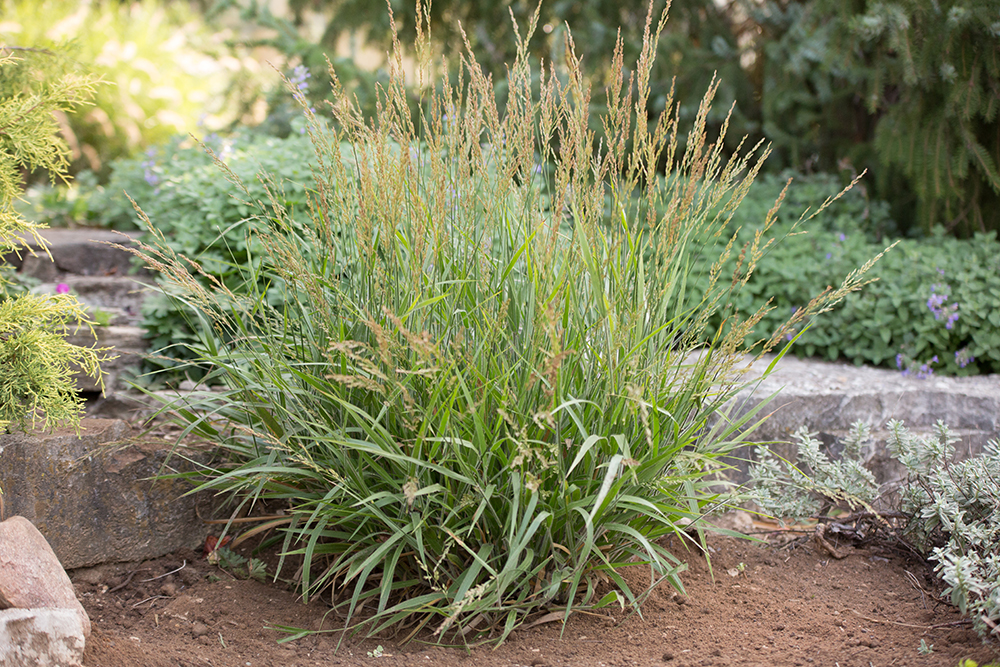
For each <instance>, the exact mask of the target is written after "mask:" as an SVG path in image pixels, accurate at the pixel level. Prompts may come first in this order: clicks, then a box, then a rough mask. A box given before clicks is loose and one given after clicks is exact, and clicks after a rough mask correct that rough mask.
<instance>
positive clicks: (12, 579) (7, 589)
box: [0, 516, 90, 636]
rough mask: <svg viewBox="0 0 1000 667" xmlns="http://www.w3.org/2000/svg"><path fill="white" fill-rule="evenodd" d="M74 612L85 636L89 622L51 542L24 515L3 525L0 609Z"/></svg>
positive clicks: (1, 533)
mask: <svg viewBox="0 0 1000 667" xmlns="http://www.w3.org/2000/svg"><path fill="white" fill-rule="evenodd" d="M36 607H45V608H59V609H71V610H73V611H75V612H76V613H77V614H79V615H80V618H81V623H82V627H83V634H84V635H85V636H89V635H90V619H89V618H88V617H87V612H86V611H84V609H83V605H81V604H80V601H79V600H77V599H76V591H75V590H74V589H73V584H72V582H70V580H69V577H68V576H67V575H66V571H65V570H64V569H63V567H62V565H60V563H59V559H58V558H56V555H55V553H53V551H52V548H51V547H50V546H49V543H48V542H46V541H45V538H44V537H43V536H42V534H41V533H40V532H38V529H37V528H35V527H34V526H33V525H32V524H31V522H30V521H28V520H27V519H25V518H24V517H22V516H12V517H11V518H9V519H7V520H6V521H4V522H2V523H0V609H32V608H36Z"/></svg>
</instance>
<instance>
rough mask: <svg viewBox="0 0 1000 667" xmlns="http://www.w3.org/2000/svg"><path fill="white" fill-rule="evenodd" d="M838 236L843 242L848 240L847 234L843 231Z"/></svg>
mask: <svg viewBox="0 0 1000 667" xmlns="http://www.w3.org/2000/svg"><path fill="white" fill-rule="evenodd" d="M838 238H839V239H840V242H841V243H843V242H844V241H846V240H847V236H846V235H844V233H843V232H841V234H840V236H839V237H838Z"/></svg>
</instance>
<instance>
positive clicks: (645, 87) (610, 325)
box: [145, 6, 862, 643]
mask: <svg viewBox="0 0 1000 667" xmlns="http://www.w3.org/2000/svg"><path fill="white" fill-rule="evenodd" d="M418 7H419V6H418ZM420 9H421V12H422V13H421V17H422V19H423V20H425V19H426V9H425V8H423V7H420ZM653 18H655V17H654V16H653V14H652V11H650V16H649V19H648V20H647V31H646V39H645V42H644V47H643V50H642V55H641V58H640V60H639V62H638V65H637V67H636V68H635V71H634V72H635V73H634V74H633V75H632V76H626V74H625V68H624V67H623V62H622V45H621V43H620V42H619V45H618V49H617V50H616V51H615V54H614V57H613V66H612V72H613V76H612V78H611V85H610V86H609V88H608V112H607V114H606V115H605V116H604V117H603V118H601V119H600V122H602V123H603V124H604V127H605V136H606V137H607V138H608V139H607V143H606V144H604V145H597V144H596V142H594V141H593V134H592V132H591V131H590V130H589V129H588V128H589V127H590V121H591V120H593V119H591V118H590V117H589V111H588V110H589V108H590V105H589V100H590V96H591V90H590V88H589V86H588V83H587V82H586V80H585V79H584V78H583V77H582V76H581V73H580V67H579V62H578V60H577V59H576V57H575V56H574V48H573V43H572V41H571V40H569V41H568V43H567V53H568V56H567V62H566V63H565V66H564V67H557V66H556V65H555V64H551V65H548V66H544V67H542V68H541V69H539V70H533V69H532V67H531V64H530V62H529V60H528V57H527V56H526V49H525V44H526V42H527V40H528V39H530V38H531V35H532V33H533V31H534V29H535V22H534V21H533V22H532V23H531V25H530V26H528V29H527V31H526V35H525V36H524V38H523V39H522V40H521V41H519V53H520V56H519V57H518V59H517V61H516V62H515V63H514V64H513V65H512V66H511V67H510V70H509V72H510V75H509V92H508V95H507V98H506V104H505V106H504V107H499V106H498V105H497V102H496V96H495V94H494V88H493V84H492V82H491V81H490V80H489V79H488V78H487V77H485V76H484V75H483V73H482V71H481V70H480V68H479V66H478V65H477V64H476V62H475V60H474V59H473V58H472V57H471V56H466V57H465V58H464V59H463V60H462V61H461V63H460V65H459V67H458V69H457V75H456V77H455V79H454V80H453V83H449V82H448V81H442V80H440V79H435V78H434V75H433V71H434V69H433V66H432V65H433V64H432V62H431V47H430V41H429V35H428V34H427V28H426V24H423V23H421V24H420V25H419V28H420V29H421V30H420V34H419V37H418V39H417V43H416V54H417V56H418V62H419V63H420V67H419V68H418V70H417V76H418V84H419V85H420V86H422V88H421V89H422V90H423V91H424V92H423V95H424V98H423V99H422V100H420V102H421V104H420V109H422V111H421V112H420V113H419V114H417V117H416V119H415V118H414V115H413V114H412V111H411V109H412V107H411V106H410V103H409V101H408V99H407V97H406V90H407V89H406V87H405V85H404V76H403V65H402V55H401V51H400V49H399V45H398V44H397V45H396V48H395V49H394V52H393V55H392V57H391V60H390V70H391V72H390V74H391V83H390V85H389V86H388V87H386V88H385V89H381V90H379V91H378V93H379V99H380V103H379V110H378V113H377V115H376V116H375V117H374V118H371V119H367V118H364V117H363V116H362V114H361V113H360V111H359V110H358V108H357V106H356V105H355V103H354V100H352V99H351V98H350V97H349V96H347V95H345V94H342V93H341V94H338V96H337V97H336V99H335V101H334V102H333V104H332V110H333V113H334V116H335V123H334V125H333V126H332V127H328V126H326V124H325V123H323V122H322V121H321V120H319V119H318V118H317V117H316V116H315V115H314V114H313V113H312V112H311V111H310V110H309V108H308V105H307V104H305V100H304V99H303V100H301V101H302V102H303V103H304V104H303V107H304V113H305V115H306V117H307V119H308V132H309V135H310V137H311V139H312V142H313V145H314V146H315V157H314V160H315V164H316V165H317V166H316V168H315V183H316V187H315V191H314V192H313V193H312V194H311V198H310V203H311V218H310V220H309V221H308V223H302V222H301V221H300V218H298V217H297V218H296V219H295V220H294V221H293V220H291V219H290V218H289V217H288V214H287V211H286V209H285V208H284V207H283V206H282V204H281V194H280V190H281V184H280V183H273V182H269V181H268V179H267V177H266V176H263V177H262V178H263V181H264V182H265V183H268V191H269V192H270V196H269V199H268V200H267V201H250V202H249V203H250V204H251V205H252V206H254V207H255V214H254V216H253V219H252V221H251V223H252V224H250V225H249V228H250V229H252V230H253V231H252V232H251V233H252V234H254V235H255V236H256V237H257V239H258V240H259V241H260V247H262V248H264V249H265V250H264V252H265V254H266V255H265V256H263V257H254V258H253V261H252V262H251V261H248V263H247V265H246V266H245V267H243V270H244V272H245V274H246V283H245V285H246V289H245V290H244V291H239V290H232V289H229V288H227V287H226V286H224V285H222V284H221V283H215V286H214V288H211V289H209V288H205V287H203V285H202V283H201V282H199V281H198V280H195V279H194V277H193V276H192V272H195V273H196V272H197V270H198V267H197V264H196V263H194V262H191V261H188V260H186V259H184V258H182V257H178V256H176V255H175V254H173V253H171V252H170V251H169V250H168V249H167V248H166V246H165V244H164V245H163V246H162V247H161V248H156V247H151V246H146V247H145V253H146V258H147V260H148V261H149V263H150V264H151V265H152V266H154V267H156V268H157V269H159V270H161V271H162V272H164V274H165V275H167V276H169V278H170V279H171V281H172V282H173V287H172V289H173V290H174V292H175V293H178V294H181V295H182V297H181V298H183V299H184V300H185V301H186V302H187V303H189V304H190V305H192V306H194V307H195V308H196V309H197V310H198V312H199V313H200V316H201V317H202V318H203V320H204V323H205V327H204V330H203V332H202V343H201V344H200V345H199V346H198V347H197V350H196V352H197V354H198V357H199V358H198V359H197V362H196V363H198V364H200V365H202V366H206V367H209V368H210V369H211V372H210V374H209V376H208V377H207V379H206V381H207V382H208V383H209V384H212V383H215V384H216V385H219V386H218V387H217V390H216V391H212V392H204V393H202V394H200V395H198V396H196V397H193V398H189V399H187V400H186V402H185V403H183V404H181V405H176V404H175V405H174V406H172V407H173V408H177V410H176V413H177V414H178V415H180V416H181V417H182V418H183V419H184V420H186V422H187V428H186V430H185V435H187V434H195V435H198V436H201V437H204V438H207V439H209V440H211V441H212V442H214V443H216V444H217V445H219V446H220V448H221V450H222V451H223V452H224V453H225V454H226V458H225V459H224V460H222V461H219V462H217V463H214V464H212V465H211V466H208V467H204V468H203V469H202V470H201V471H200V472H199V473H197V475H192V477H195V476H197V477H198V479H199V481H200V485H199V487H198V488H200V489H210V490H216V491H218V492H221V493H225V494H229V495H231V496H232V497H233V498H234V499H235V500H236V501H237V503H238V507H242V508H247V507H251V506H253V505H254V504H256V503H259V502H262V501H268V502H270V503H280V504H281V506H282V510H283V512H284V514H283V516H281V517H279V518H273V517H272V519H270V523H269V524H268V525H269V526H270V527H272V528H276V529H278V530H279V531H280V535H281V536H282V539H283V550H284V553H285V554H287V555H288V556H297V557H300V558H301V560H302V563H301V569H300V570H299V571H298V573H297V574H296V577H297V579H298V580H299V582H300V585H301V589H302V593H303V597H304V598H306V599H309V598H312V597H315V596H318V595H324V596H325V597H326V599H327V600H329V601H330V602H331V603H332V604H333V605H334V606H336V607H337V609H338V610H339V612H340V614H341V616H340V618H342V619H344V622H345V625H346V626H347V627H350V628H362V627H363V628H364V629H365V630H366V631H368V632H370V633H375V632H379V631H381V630H383V629H385V628H388V627H390V626H393V627H394V628H395V629H396V630H398V631H400V632H401V633H402V634H401V636H402V637H406V638H409V637H413V636H415V635H416V634H417V633H418V632H420V631H422V630H426V631H432V632H433V634H434V635H435V636H436V637H437V638H438V639H440V640H441V641H462V642H469V643H474V642H477V641H502V640H503V639H504V638H505V637H507V636H508V634H509V633H510V632H511V631H512V630H513V629H514V628H516V627H518V626H519V625H521V624H523V623H525V622H526V621H529V620H537V619H538V618H539V614H540V613H542V612H545V613H548V614H554V616H549V617H548V618H547V619H546V620H552V619H558V620H564V619H566V618H568V617H569V616H570V614H571V612H573V611H574V610H578V609H586V608H595V607H600V606H603V605H608V604H616V605H621V606H622V607H626V606H634V607H635V608H638V605H639V603H640V602H641V601H642V599H643V598H644V595H645V593H646V592H648V591H647V590H636V589H634V588H633V586H632V585H630V584H629V583H628V582H627V581H626V579H625V578H623V577H622V576H621V574H620V573H619V572H618V568H620V567H622V566H625V565H632V564H637V563H639V564H645V565H648V566H649V568H650V572H651V576H650V580H649V582H650V584H651V585H652V584H655V583H657V582H660V581H663V580H666V581H667V582H669V583H670V584H671V585H673V586H675V587H676V588H677V589H678V590H683V588H682V583H681V580H680V578H679V576H678V575H679V574H680V572H681V571H682V570H683V569H684V564H683V563H682V562H681V560H680V559H679V558H678V557H677V555H676V554H674V553H672V552H671V551H669V550H668V548H667V546H666V544H667V543H666V542H665V541H664V540H663V539H662V538H666V537H668V536H676V537H678V538H679V542H677V541H675V542H673V544H674V545H675V547H677V546H678V545H684V544H697V543H698V541H699V540H698V538H697V537H690V536H689V534H688V532H685V530H688V531H690V532H691V533H692V534H695V535H697V532H696V531H695V530H694V529H696V528H698V527H699V526H700V524H699V520H700V519H701V518H702V517H703V514H704V512H705V511H706V508H707V506H708V505H709V504H711V503H713V502H716V501H717V500H718V496H717V495H716V493H715V492H714V491H713V489H717V488H718V483H719V482H718V481H717V480H714V479H713V478H711V475H712V473H714V472H715V471H717V470H718V469H719V467H720V457H722V456H723V455H725V454H726V453H727V452H730V451H731V449H732V448H733V447H736V446H738V445H739V444H740V437H738V430H739V429H740V428H743V427H746V426H748V425H752V424H751V421H752V420H753V419H754V413H753V412H751V413H749V414H747V415H745V416H743V417H741V418H740V419H738V420H736V419H732V420H731V419H728V418H726V415H725V414H723V412H722V408H723V406H724V405H725V404H726V403H727V401H729V400H730V399H731V398H733V397H734V396H735V394H736V392H737V390H738V389H739V388H740V383H739V373H738V366H739V361H740V360H741V359H742V357H741V350H742V345H743V340H744V337H745V336H746V335H747V334H748V332H749V331H751V330H752V329H753V327H754V325H755V324H756V323H757V321H758V320H759V319H760V317H761V316H762V314H763V313H764V312H765V310H766V306H765V305H761V307H760V308H759V310H757V311H756V312H752V313H736V312H732V310H731V309H730V310H729V311H726V309H727V305H728V304H729V303H730V297H731V296H732V294H733V293H734V292H736V291H738V290H739V289H740V288H741V287H742V286H743V285H744V284H745V283H746V281H747V279H748V277H749V276H750V274H751V273H752V271H753V269H754V266H755V265H756V263H757V261H758V260H759V259H760V258H761V257H762V255H763V253H764V251H765V249H766V248H767V247H768V244H769V242H768V241H766V240H765V239H766V237H765V234H766V230H767V227H768V226H769V225H770V223H771V221H772V218H773V211H772V213H771V214H769V215H768V217H767V219H765V220H763V221H761V223H762V226H761V229H762V231H761V232H760V233H759V234H758V235H757V237H756V238H755V239H754V241H753V242H752V243H750V244H747V246H745V247H743V248H742V249H735V248H734V247H733V242H732V241H730V239H731V238H732V231H727V229H726V224H727V222H728V220H729V217H730V216H731V215H732V212H733V210H734V209H735V208H736V207H737V206H738V205H739V202H740V200H741V199H742V197H743V196H744V195H745V194H746V192H747V189H748V188H749V187H750V184H751V182H752V179H753V177H754V176H755V175H756V173H757V170H758V169H759V167H760V165H761V162H762V161H763V159H764V157H765V156H766V153H767V151H766V149H765V150H761V149H759V148H755V149H753V150H750V151H749V152H748V153H746V154H739V155H737V156H734V157H732V158H730V159H725V158H724V156H723V153H722V140H721V138H719V139H718V140H717V141H716V142H715V143H709V142H708V139H707V137H706V133H705V119H706V115H707V114H708V111H709V106H710V102H711V99H712V93H713V92H714V91H715V84H714V83H713V84H712V85H711V86H710V87H709V91H708V93H707V94H706V97H705V100H704V102H703V103H702V105H701V108H700V110H699V113H698V117H697V120H696V122H695V125H694V128H693V129H692V130H691V132H690V133H689V134H688V135H687V141H686V148H685V150H684V151H683V153H682V154H681V153H680V152H679V151H678V150H677V146H678V143H679V132H680V127H679V125H678V116H677V114H676V110H675V108H674V105H673V104H672V103H668V104H667V107H666V108H667V111H666V112H665V113H664V114H663V115H662V116H661V117H660V118H658V119H654V120H649V119H647V118H646V117H645V115H643V114H639V115H638V116H635V115H634V113H633V110H634V109H640V110H642V109H645V108H646V97H647V95H648V94H649V71H650V67H651V63H652V60H653V58H654V56H655V53H656V48H655V45H656V40H657V38H658V36H659V34H660V30H661V29H662V28H663V25H664V22H665V19H666V15H665V14H664V15H663V17H662V18H661V19H660V20H659V22H658V23H653ZM219 166H220V168H221V169H222V170H223V171H224V172H225V173H227V174H228V175H229V176H230V177H232V176H233V174H232V172H230V171H227V169H226V165H225V163H224V162H223V161H219ZM664 166H665V168H666V172H665V173H666V174H667V175H668V176H667V178H665V179H664V178H663V177H662V172H661V176H659V177H658V176H657V170H658V169H661V170H662V169H663V168H664ZM246 191H247V190H246V188H244V192H246ZM605 195H609V199H610V202H611V204H610V207H607V206H606V204H605ZM660 212H662V213H660ZM147 222H148V220H147ZM247 247H252V246H251V244H250V243H249V242H248V243H247ZM733 253H736V254H738V255H739V256H740V261H739V262H738V264H737V270H736V271H735V273H734V274H732V275H726V276H722V275H720V271H719V268H718V267H720V266H722V263H723V262H724V261H725V259H726V258H727V257H728V256H729V255H730V254H733ZM702 265H707V266H709V267H715V268H714V269H713V270H712V271H711V275H712V280H711V281H710V285H709V286H708V288H707V289H706V290H705V291H704V292H703V293H700V294H698V295H696V296H695V297H694V298H692V297H690V295H689V290H687V289H686V278H687V276H688V274H689V273H690V272H691V271H693V270H695V268H696V267H699V266H702ZM263 278H266V280H264V279H263ZM861 282H862V278H861V273H860V272H856V273H854V274H852V275H851V276H850V277H849V278H848V280H847V281H846V282H845V283H844V284H843V285H842V286H841V287H840V288H839V289H836V290H829V291H828V292H826V293H824V294H823V295H821V296H819V297H818V298H817V299H815V300H814V301H813V302H812V303H811V304H810V305H809V307H808V308H805V309H803V310H802V312H800V313H798V315H797V318H798V319H797V321H799V322H801V321H802V319H803V318H807V317H809V316H811V315H813V314H815V313H817V312H820V311H822V310H823V309H825V308H826V307H828V306H829V305H830V304H831V303H832V302H833V301H835V300H837V299H839V298H840V297H842V296H843V295H844V294H846V293H848V292H849V291H851V290H853V289H857V288H858V287H859V286H860V285H861ZM262 286H266V289H265V287H262ZM274 291H278V292H279V293H280V298H277V299H269V298H268V297H269V294H270V293H272V292H274ZM274 303H277V304H281V305H280V306H269V305H268V304H274ZM720 311H723V312H727V313H728V314H727V315H726V318H725V322H726V331H728V333H726V334H725V335H722V334H721V333H720V334H717V335H714V336H708V340H709V341H710V342H709V343H708V344H703V343H700V342H699V341H702V340H703V339H704V337H703V335H702V334H703V333H704V330H705V327H706V323H707V322H708V320H709V317H710V316H711V315H712V314H713V313H716V312H720ZM794 325H795V322H792V323H790V325H789V326H794ZM786 332H787V329H780V330H778V331H775V332H773V334H772V335H770V337H769V341H770V344H769V345H765V346H764V347H765V348H767V349H770V348H771V347H773V346H774V345H775V344H776V343H777V342H778V341H782V340H783V338H784V335H785V333H786ZM718 415H721V416H722V418H721V419H716V418H715V417H716V416H718ZM713 484H714V485H715V486H713ZM680 548H685V547H684V546H681V547H680ZM706 553H707V552H706ZM283 566H284V567H287V563H285V564H283ZM543 618H544V617H543Z"/></svg>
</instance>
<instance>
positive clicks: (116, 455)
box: [0, 419, 211, 569]
mask: <svg viewBox="0 0 1000 667" xmlns="http://www.w3.org/2000/svg"><path fill="white" fill-rule="evenodd" d="M82 429H83V430H82V431H81V433H80V434H79V435H77V434H76V433H74V432H72V431H70V430H65V429H63V430H56V431H55V432H53V433H38V432H32V433H14V434H10V435H0V487H2V488H3V490H4V500H5V503H6V509H7V512H8V514H20V515H22V516H24V517H26V518H28V519H29V520H30V521H32V523H34V524H35V526H36V527H37V528H38V530H39V531H40V532H41V533H42V534H43V535H44V536H45V537H46V539H47V540H48V542H49V544H50V545H51V546H52V549H53V551H55V553H56V556H58V558H59V560H60V561H61V562H62V565H63V567H65V568H67V569H73V568H77V567H85V566H88V565H95V564H98V563H107V562H117V561H130V560H143V559H147V558H155V557H157V556H162V555H163V554H166V553H170V552H171V551H175V550H177V549H180V548H193V547H196V546H198V545H199V544H200V543H201V542H203V541H204V539H205V536H206V535H207V532H208V531H207V527H206V526H205V524H204V523H203V522H202V521H201V519H200V518H199V512H200V514H201V515H202V516H208V515H209V514H210V512H211V500H210V497H208V496H207V495H205V494H202V495H198V496H186V497H183V498H182V497H181V496H182V495H183V494H185V493H186V492H187V491H189V490H190V488H191V487H190V485H189V484H188V483H187V482H185V481H183V480H176V479H175V480H158V481H155V482H154V481H151V480H150V478H151V477H153V476H155V475H157V474H159V473H166V472H169V471H170V470H171V469H172V468H174V467H177V468H181V469H185V470H190V469H191V465H190V464H188V463H186V462H185V461H184V460H182V459H181V457H180V456H170V454H171V446H170V444H169V443H166V442H157V441H150V440H147V439H139V438H138V437H136V434H135V433H133V431H132V430H131V428H130V427H129V425H128V424H127V423H125V422H123V421H117V420H103V419H85V420H84V421H83V423H82ZM186 455H195V456H197V455H198V454H197V453H196V452H191V451H187V452H186ZM168 457H170V459H169V466H168V467H166V468H165V467H164V465H165V464H166V463H168V461H167V459H168Z"/></svg>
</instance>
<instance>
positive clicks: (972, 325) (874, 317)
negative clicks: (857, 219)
mask: <svg viewBox="0 0 1000 667" xmlns="http://www.w3.org/2000/svg"><path fill="white" fill-rule="evenodd" d="M838 223H840V224H843V227H841V228H840V229H839V230H837V231H833V230H829V231H828V230H827V229H812V230H810V231H809V232H808V233H803V234H798V235H792V236H789V237H787V238H785V240H784V242H783V243H781V244H780V245H778V246H777V247H776V248H774V249H773V250H771V251H770V254H769V256H768V262H766V263H763V264H762V265H761V266H760V267H758V268H757V270H756V271H755V272H754V275H753V276H752V278H751V279H750V281H749V283H748V284H747V288H746V289H745V290H743V292H742V293H741V294H739V295H738V296H737V297H736V300H735V304H736V307H737V308H738V309H739V310H740V311H741V312H748V311H750V310H752V309H753V308H755V307H756V304H757V303H759V301H760V299H761V298H764V297H765V295H767V296H770V297H772V298H773V301H772V302H771V303H772V305H773V306H774V307H775V308H774V310H773V311H771V312H770V313H769V314H767V315H766V316H765V318H764V322H765V326H766V327H774V326H777V325H779V324H780V321H781V320H782V319H783V318H785V317H787V316H788V315H789V314H790V313H792V312H795V311H796V310H797V309H800V308H802V307H803V306H805V305H806V304H807V303H809V300H810V299H811V298H812V295H814V294H816V293H817V292H819V291H822V290H823V289H825V288H826V287H827V286H829V285H834V284H836V280H837V277H838V275H842V273H840V272H843V271H844V270H845V269H847V270H850V269H849V268H848V267H851V266H857V263H858V262H860V261H864V258H866V257H871V256H872V254H874V252H876V251H877V250H876V249H881V248H883V247H884V246H883V245H881V244H876V243H873V242H871V241H869V240H868V239H867V238H866V237H867V234H866V233H865V231H864V230H863V229H860V228H859V226H858V225H857V224H851V223H852V221H851V220H850V219H847V218H844V219H838ZM804 227H805V228H807V229H808V228H809V226H804ZM784 231H786V232H787V231H789V228H785V230H784ZM751 239H752V233H751V232H749V231H748V232H745V233H744V234H743V238H742V239H741V240H743V241H744V242H750V240H751ZM731 264H732V263H731ZM869 275H870V277H871V278H873V279H876V280H877V281H876V282H873V283H871V284H870V285H868V287H867V288H866V289H865V290H864V291H863V292H862V293H859V294H852V295H850V296H849V297H848V298H846V299H845V300H844V303H843V305H841V306H839V307H838V308H836V309H835V310H833V311H832V312H830V313H828V314H826V315H824V317H823V318H822V319H820V320H817V321H815V322H813V323H812V324H811V326H810V327H809V328H808V329H806V330H805V331H804V333H803V334H802V336H801V337H800V338H799V339H798V341H797V343H796V345H795V347H794V352H795V353H796V354H801V355H803V356H807V357H812V356H821V357H825V358H827V359H830V360H836V359H848V360H850V361H853V362H854V363H856V364H859V365H860V364H870V365H875V366H888V367H891V368H898V369H899V370H901V371H903V372H907V373H910V374H913V375H919V376H921V377H928V376H930V375H931V374H932V373H934V372H943V373H946V374H949V375H973V374H977V373H997V372H1000V242H998V241H997V239H996V235H995V234H993V233H990V234H978V235H976V236H975V238H973V239H970V240H959V239H955V238H953V237H949V236H946V235H945V234H944V233H943V232H941V231H940V230H938V231H937V232H936V233H935V234H933V235H932V236H930V237H929V238H927V239H923V240H901V241H899V242H898V243H897V245H896V246H895V248H894V249H893V251H892V252H890V253H888V254H887V255H886V257H885V258H884V260H883V261H881V262H879V264H878V266H877V267H876V268H874V269H873V270H872V272H871V273H870V274H869ZM800 330H801V327H799V328H797V329H792V330H789V331H788V332H787V335H789V336H792V335H795V334H797V333H799V331H800ZM748 342H753V341H751V340H750V339H749V338H748Z"/></svg>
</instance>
